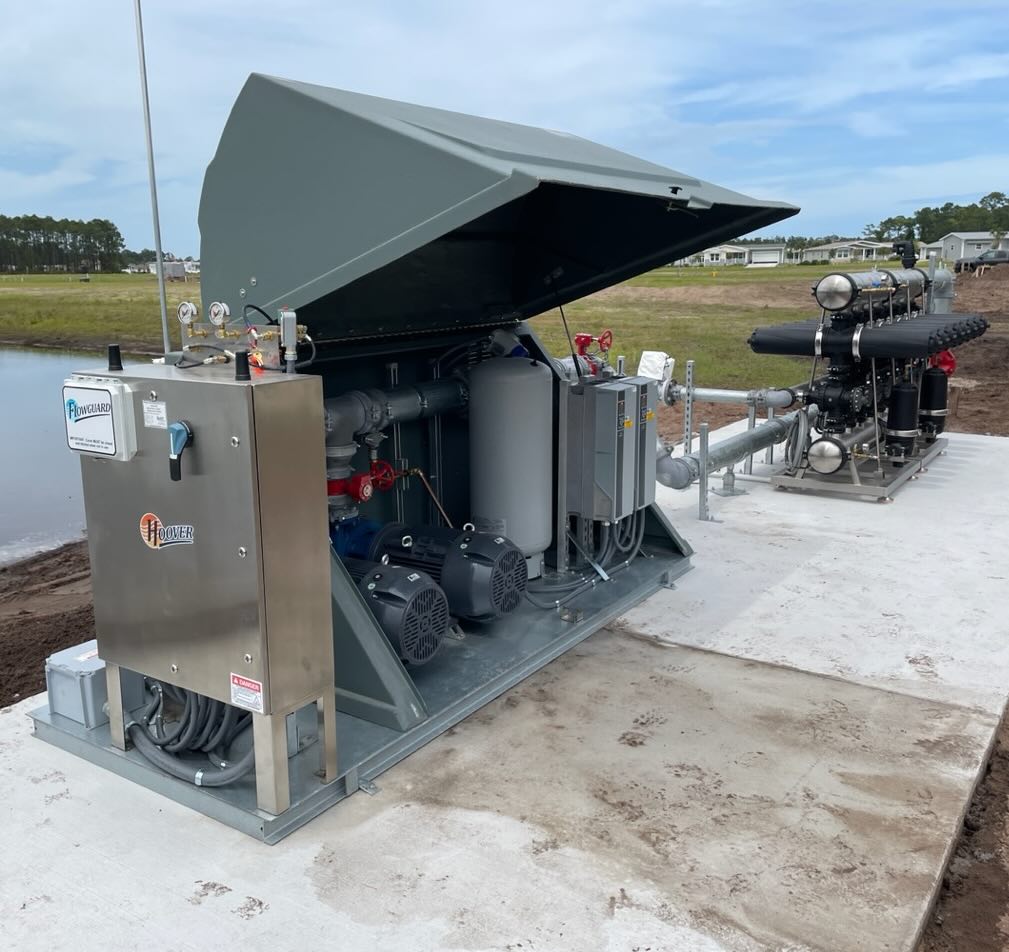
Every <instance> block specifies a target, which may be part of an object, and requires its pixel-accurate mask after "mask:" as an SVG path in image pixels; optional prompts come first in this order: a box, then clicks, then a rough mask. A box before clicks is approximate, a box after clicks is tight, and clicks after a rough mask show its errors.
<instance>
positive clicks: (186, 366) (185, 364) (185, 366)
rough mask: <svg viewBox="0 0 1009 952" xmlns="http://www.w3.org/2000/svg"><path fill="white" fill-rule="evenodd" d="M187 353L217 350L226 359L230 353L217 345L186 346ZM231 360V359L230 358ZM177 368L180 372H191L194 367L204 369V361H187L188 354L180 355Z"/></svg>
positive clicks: (176, 362) (176, 364) (176, 363)
mask: <svg viewBox="0 0 1009 952" xmlns="http://www.w3.org/2000/svg"><path fill="white" fill-rule="evenodd" d="M186 348H187V351H194V350H216V351H218V352H219V353H222V354H224V356H225V357H227V356H228V352H227V351H226V350H225V349H224V348H223V347H218V346H217V345H216V344H188V345H186ZM228 359H229V360H230V358H228ZM175 366H176V367H178V368H179V369H180V370H191V369H192V368H193V367H202V366H203V361H202V360H190V361H187V360H186V352H183V353H182V354H180V355H179V359H178V360H177V361H175Z"/></svg>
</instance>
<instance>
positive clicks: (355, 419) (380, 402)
mask: <svg viewBox="0 0 1009 952" xmlns="http://www.w3.org/2000/svg"><path fill="white" fill-rule="evenodd" d="M466 399H467V391H466V385H465V384H464V383H463V382H462V381H461V380H459V379H457V378H455V377H445V378H444V379H441V380H426V381H424V382H423V383H418V384H413V385H410V386H406V387H397V388H396V389H395V390H352V391H350V392H349V393H344V394H341V395H340V396H338V397H331V398H330V399H328V400H327V401H326V443H327V444H330V445H333V446H342V445H345V444H348V443H351V442H353V440H354V437H355V436H360V435H362V434H364V433H377V432H379V431H380V430H384V429H386V428H388V427H390V426H392V425H393V424H394V423H409V422H411V421H413V420H424V419H427V418H428V417H432V416H436V415H438V414H440V413H447V412H449V411H450V410H458V409H460V408H462V407H464V406H465V405H466Z"/></svg>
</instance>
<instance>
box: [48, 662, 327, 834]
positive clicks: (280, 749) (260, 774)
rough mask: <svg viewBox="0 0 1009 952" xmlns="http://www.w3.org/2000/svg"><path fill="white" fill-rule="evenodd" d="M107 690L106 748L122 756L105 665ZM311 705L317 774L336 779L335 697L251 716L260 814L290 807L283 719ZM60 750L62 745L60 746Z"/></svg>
mask: <svg viewBox="0 0 1009 952" xmlns="http://www.w3.org/2000/svg"><path fill="white" fill-rule="evenodd" d="M105 683H106V687H107V690H108V715H109V728H108V729H109V744H110V746H111V747H114V748H115V749H116V750H119V751H123V752H124V753H125V752H126V751H127V750H129V749H130V747H131V746H132V745H131V744H130V743H129V737H128V735H127V733H126V718H125V713H126V712H125V711H124V710H123V692H122V679H121V675H120V668H119V665H118V664H112V663H106V665H105ZM309 704H315V705H316V709H317V711H318V717H319V770H318V772H317V776H318V777H319V779H320V780H321V782H322V783H323V784H329V783H332V782H333V781H334V780H336V777H337V759H336V695H335V693H334V692H333V691H327V692H326V693H325V694H323V695H321V696H320V697H317V698H316V697H307V698H304V699H302V700H301V701H299V702H298V703H297V704H294V705H291V706H289V707H287V708H285V709H284V710H280V711H273V712H272V713H270V714H253V715H252V743H253V747H254V749H255V751H256V806H257V807H258V808H259V809H260V810H262V811H263V812H264V813H270V814H272V815H273V816H279V815H280V814H282V813H283V812H284V811H285V810H288V809H289V808H290V806H291V777H290V761H289V759H288V755H287V715H288V714H293V713H294V712H295V711H299V710H301V709H302V708H303V707H307V706H308V705H309ZM61 746H62V745H61Z"/></svg>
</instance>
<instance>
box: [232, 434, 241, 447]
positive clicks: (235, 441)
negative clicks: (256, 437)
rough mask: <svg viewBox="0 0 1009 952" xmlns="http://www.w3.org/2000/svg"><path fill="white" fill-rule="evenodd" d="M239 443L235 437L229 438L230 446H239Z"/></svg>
mask: <svg viewBox="0 0 1009 952" xmlns="http://www.w3.org/2000/svg"><path fill="white" fill-rule="evenodd" d="M241 442H242V441H241V440H240V439H239V438H238V437H237V436H233V437H232V438H231V445H232V446H239V445H240V444H241Z"/></svg>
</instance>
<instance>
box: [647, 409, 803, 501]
mask: <svg viewBox="0 0 1009 952" xmlns="http://www.w3.org/2000/svg"><path fill="white" fill-rule="evenodd" d="M804 414H805V415H807V416H808V417H809V420H810V423H812V422H813V420H814V419H815V417H816V414H817V409H816V407H815V406H810V407H806V408H805V409H802V410H793V411H792V412H791V413H786V414H785V415H784V416H780V417H775V418H774V419H773V420H768V421H767V422H766V423H762V424H761V425H760V426H758V427H754V428H753V429H752V430H746V431H745V432H744V433H738V434H736V435H735V436H730V437H729V438H728V439H726V440H721V441H719V442H718V443H716V444H715V445H714V446H712V447H711V448H710V450H709V451H708V465H707V469H708V472H709V473H713V472H715V471H716V470H719V469H722V468H723V467H724V466H729V465H731V464H732V463H736V462H738V461H739V460H741V459H744V458H745V457H747V456H749V455H750V454H751V453H755V452H756V451H757V450H760V449H764V448H765V447H767V446H771V445H772V444H774V443H782V442H784V441H785V440H787V439H788V437H789V434H790V433H791V432H792V427H793V426H796V425H798V422H799V418H800V417H801V416H802V415H804ZM657 442H658V447H657V453H658V460H657V463H656V472H655V478H656V479H657V480H658V481H659V482H660V483H662V485H663V486H668V487H669V488H670V489H686V488H687V487H688V486H690V484H691V483H694V482H696V481H697V480H698V479H699V478H700V475H701V454H700V453H688V454H687V455H686V456H677V457H675V458H674V457H672V456H670V455H669V451H668V450H667V449H666V448H665V447H664V446H663V445H662V442H661V441H657Z"/></svg>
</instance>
